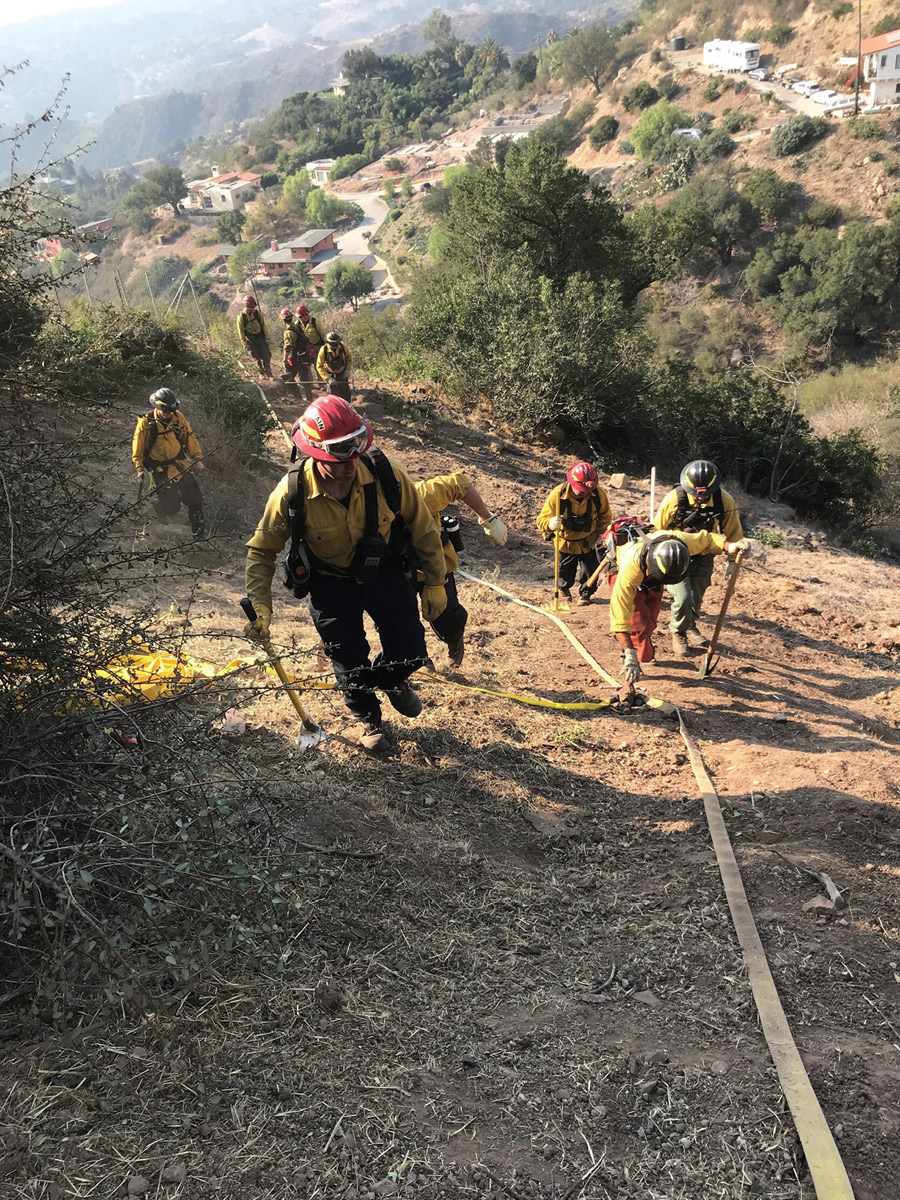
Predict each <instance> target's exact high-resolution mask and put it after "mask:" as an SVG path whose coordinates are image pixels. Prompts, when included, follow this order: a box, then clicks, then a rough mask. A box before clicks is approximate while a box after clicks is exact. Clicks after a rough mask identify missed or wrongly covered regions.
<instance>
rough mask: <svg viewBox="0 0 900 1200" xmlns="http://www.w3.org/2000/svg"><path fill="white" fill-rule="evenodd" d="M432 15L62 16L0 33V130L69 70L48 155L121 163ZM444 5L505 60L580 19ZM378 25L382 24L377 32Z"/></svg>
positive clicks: (329, 7)
mask: <svg viewBox="0 0 900 1200" xmlns="http://www.w3.org/2000/svg"><path fill="white" fill-rule="evenodd" d="M432 7H433V0H396V2H394V0H388V3H386V4H383V5H377V6H361V5H358V4H355V3H353V2H352V0H323V2H322V3H321V4H319V5H317V4H316V3H315V0H314V2H313V3H312V4H311V5H310V6H309V7H307V8H305V9H304V10H303V14H302V17H301V15H300V14H299V12H298V9H297V7H296V5H294V4H292V3H288V0H244V2H243V3H242V5H241V7H240V10H239V14H238V15H236V10H235V9H234V6H233V5H232V4H230V3H228V2H227V0H209V3H208V4H207V5H206V6H205V7H204V9H203V11H202V12H200V11H197V10H196V9H194V8H191V7H190V6H186V5H182V4H176V3H175V0H133V2H132V3H130V4H129V5H128V6H127V7H126V6H125V5H122V6H118V5H117V6H113V7H111V8H105V9H97V10H89V11H87V12H81V13H69V14H63V15H60V16H58V17H56V18H54V19H53V22H52V23H50V24H49V25H48V22H47V20H46V19H45V18H42V19H40V20H39V21H31V22H28V21H26V22H22V23H21V24H19V25H15V26H10V27H8V28H7V29H6V30H5V31H4V32H5V33H6V35H7V36H6V39H5V41H6V44H5V46H4V51H5V54H6V55H7V56H8V57H7V61H16V60H17V59H24V58H28V59H29V60H30V62H31V64H32V65H31V66H30V67H29V68H28V69H27V70H25V71H23V72H22V73H21V74H20V75H19V76H18V77H17V79H16V80H15V86H14V87H12V88H8V89H7V90H6V91H5V92H0V126H5V127H7V128H8V127H9V126H10V125H11V124H12V123H13V122H17V121H21V120H22V119H23V118H25V117H26V115H28V114H30V113H34V112H39V111H41V109H42V108H43V106H45V105H46V103H47V102H48V100H49V99H50V98H52V96H53V95H55V93H56V90H57V88H58V86H59V80H60V78H61V76H62V75H63V74H64V73H65V72H67V71H71V76H72V78H71V81H70V83H69V87H68V90H67V94H66V103H67V104H68V105H69V107H70V110H71V120H70V121H68V122H66V124H65V125H64V127H63V129H62V131H61V135H60V138H59V139H58V143H57V144H58V147H59V148H61V149H64V150H68V149H71V148H73V147H74V146H76V145H79V144H81V143H83V141H84V140H85V136H86V134H87V132H88V131H89V132H90V133H91V134H92V135H93V137H94V139H95V144H94V145H93V146H92V147H91V149H90V151H89V153H88V155H87V157H86V159H85V163H86V165H87V166H88V167H89V168H91V169H97V168H103V169H109V168H113V167H118V166H126V165H129V164H131V163H134V162H140V161H142V160H143V159H146V158H150V157H153V156H155V155H157V154H159V152H160V151H161V150H162V149H163V148H164V147H165V146H166V145H167V144H169V143H171V142H172V141H174V140H176V139H181V140H184V141H186V142H187V141H191V140H194V139H196V138H197V137H199V136H201V135H203V136H205V135H209V134H212V133H219V132H221V131H222V130H223V129H226V128H227V127H228V126H230V125H234V126H237V125H238V124H239V123H240V122H241V121H244V120H246V119H248V118H255V117H259V116H262V115H263V114H265V113H267V112H269V111H271V110H272V109H274V108H275V107H277V105H278V104H279V103H280V102H281V101H282V100H283V99H284V98H285V97H286V96H289V95H291V94H293V93H294V92H297V91H313V90H317V89H320V88H322V87H325V86H327V85H328V83H329V82H330V80H331V79H332V78H333V77H334V76H335V75H336V74H337V72H338V69H339V67H340V63H341V60H342V58H343V55H344V52H345V51H346V50H347V49H349V48H351V47H352V46H354V45H360V44H364V43H366V42H371V44H372V45H373V48H374V49H375V50H376V51H377V52H379V53H382V54H399V53H404V52H407V51H408V52H418V51H419V50H421V49H422V48H423V45H424V43H423V39H422V34H421V23H420V22H421V20H422V18H424V17H425V16H426V15H427V14H428V12H429V11H431V8H432ZM619 7H621V6H617V8H616V9H615V10H613V9H612V8H611V9H610V19H615V16H616V15H617V12H618V8H619ZM446 11H447V12H448V13H449V15H450V16H451V17H452V19H453V23H454V30H455V31H456V33H457V35H458V36H459V37H462V38H464V39H466V40H468V41H480V40H482V39H483V38H484V37H486V36H491V37H493V38H495V39H496V40H497V41H498V42H500V43H501V44H502V45H504V46H506V47H507V48H508V49H509V50H510V51H512V52H513V53H514V54H520V53H522V52H523V51H525V50H527V49H529V48H533V47H534V46H535V44H536V39H537V37H538V36H539V35H541V34H545V33H546V32H547V30H548V29H550V28H551V27H555V28H556V29H557V30H558V31H559V32H563V31H565V30H566V29H568V28H569V27H570V26H571V25H572V24H575V23H577V21H578V20H579V14H577V13H573V12H571V11H570V12H569V13H566V11H565V9H564V6H563V4H562V3H561V0H534V2H533V3H532V2H530V0H520V2H519V3H517V2H516V0H485V2H484V3H483V4H481V5H479V6H474V5H466V7H465V11H464V12H453V11H451V10H450V9H449V8H448V9H446ZM596 13H597V10H593V12H592V15H594V17H595V19H596ZM386 20H390V21H391V22H392V23H393V27H392V28H390V29H388V30H385V29H384V24H385V22H386Z"/></svg>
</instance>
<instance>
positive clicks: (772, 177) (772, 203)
mask: <svg viewBox="0 0 900 1200" xmlns="http://www.w3.org/2000/svg"><path fill="white" fill-rule="evenodd" d="M792 192H793V188H792V186H791V184H790V183H788V181H787V180H786V179H782V177H781V176H780V175H779V174H778V172H777V171H773V170H772V168H771V167H758V168H757V169H756V170H755V171H751V172H750V174H749V175H748V176H747V178H746V179H745V180H744V186H743V187H742V188H741V194H742V195H744V196H746V197H747V199H748V200H749V201H750V202H751V204H754V205H755V206H756V208H757V209H759V212H760V213H761V214H762V216H764V217H766V218H768V219H769V220H774V219H775V218H776V217H780V216H781V214H782V213H783V212H784V211H785V209H786V208H787V207H788V206H789V204H790V202H791V195H792Z"/></svg>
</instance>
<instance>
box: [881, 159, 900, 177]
mask: <svg viewBox="0 0 900 1200" xmlns="http://www.w3.org/2000/svg"><path fill="white" fill-rule="evenodd" d="M898 171H900V163H895V162H886V163H885V164H884V173H885V175H896V174H897V172H898Z"/></svg>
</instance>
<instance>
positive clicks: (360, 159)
mask: <svg viewBox="0 0 900 1200" xmlns="http://www.w3.org/2000/svg"><path fill="white" fill-rule="evenodd" d="M370 162H371V159H370V158H369V157H368V156H367V155H365V154H342V155H340V157H338V158H336V159H335V160H334V166H333V167H332V168H331V170H330V171H329V172H328V178H329V179H330V180H332V181H333V180H335V179H346V177H347V176H348V175H352V174H353V173H354V172H355V171H361V170H362V168H363V167H367V166H368V165H369V163H370Z"/></svg>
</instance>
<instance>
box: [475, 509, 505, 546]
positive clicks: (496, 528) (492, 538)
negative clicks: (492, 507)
mask: <svg viewBox="0 0 900 1200" xmlns="http://www.w3.org/2000/svg"><path fill="white" fill-rule="evenodd" d="M478 524H479V525H480V526H481V528H482V529H483V530H484V532H485V536H486V537H487V540H488V541H489V542H490V543H491V545H492V546H505V545H506V539H507V537H508V536H509V530H508V529H507V528H506V526H505V525H504V524H503V522H502V521H501V520H500V518H499V517H498V516H497V515H496V514H495V513H491V515H490V516H489V517H488V518H487V520H486V521H479V522H478Z"/></svg>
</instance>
